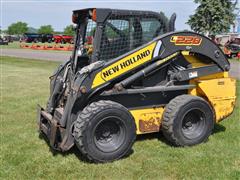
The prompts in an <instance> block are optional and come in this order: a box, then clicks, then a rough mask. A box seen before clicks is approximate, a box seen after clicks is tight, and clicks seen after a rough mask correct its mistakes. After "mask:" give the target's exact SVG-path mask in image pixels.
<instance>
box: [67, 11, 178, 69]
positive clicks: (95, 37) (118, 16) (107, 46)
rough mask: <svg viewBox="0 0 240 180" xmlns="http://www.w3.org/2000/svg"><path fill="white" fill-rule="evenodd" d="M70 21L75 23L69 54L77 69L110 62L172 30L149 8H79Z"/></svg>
mask: <svg viewBox="0 0 240 180" xmlns="http://www.w3.org/2000/svg"><path fill="white" fill-rule="evenodd" d="M72 20H73V23H75V24H77V28H76V34H77V36H76V40H75V49H74V51H73V56H72V58H73V59H74V64H75V65H76V66H77V69H79V68H82V67H83V66H86V65H88V64H90V63H92V62H96V61H99V60H101V61H105V62H107V61H110V60H111V59H114V58H116V57H119V56H121V55H123V54H125V53H127V52H129V51H131V50H133V49H136V48H137V47H139V46H141V45H143V44H145V43H147V42H149V41H151V40H152V39H154V38H155V37H157V36H158V35H161V34H164V33H167V32H169V31H173V30H174V29H171V28H169V27H173V26H170V25H169V21H168V20H166V18H165V17H164V16H163V15H160V14H159V13H156V12H151V11H129V10H116V9H99V8H95V9H82V10H76V11H73V16H72ZM174 20H175V19H174ZM173 23H174V22H173Z"/></svg>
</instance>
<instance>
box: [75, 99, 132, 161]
mask: <svg viewBox="0 0 240 180" xmlns="http://www.w3.org/2000/svg"><path fill="white" fill-rule="evenodd" d="M73 135H74V138H75V144H76V145H77V147H78V149H79V150H80V151H81V153H82V154H83V155H84V156H85V157H87V158H88V159H89V160H90V161H94V162H108V161H113V160H116V159H120V158H122V157H123V156H124V155H126V154H127V153H128V152H129V150H130V149H131V147H132V145H133V143H134V140H135V137H136V126H135V122H134V119H133V117H132V116H131V114H130V113H129V111H128V110H127V109H126V108H125V107H124V106H122V105H120V104H118V103H115V102H112V101H98V102H94V103H91V104H90V105H88V106H87V107H86V108H84V109H83V111H82V112H81V113H80V114H79V116H78V119H77V120H76V122H75V124H74V132H73Z"/></svg>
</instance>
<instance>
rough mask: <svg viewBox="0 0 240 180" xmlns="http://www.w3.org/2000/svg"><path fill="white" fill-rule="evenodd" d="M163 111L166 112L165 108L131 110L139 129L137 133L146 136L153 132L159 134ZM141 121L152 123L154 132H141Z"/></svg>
mask: <svg viewBox="0 0 240 180" xmlns="http://www.w3.org/2000/svg"><path fill="white" fill-rule="evenodd" d="M163 111H164V108H163V107H154V108H144V109H134V110H130V113H131V114H132V116H133V117H134V119H135V124H136V127H137V131H136V133H137V134H145V133H151V132H158V131H159V130H160V124H161V120H162V114H163ZM140 121H142V122H144V123H150V124H151V125H152V126H153V127H155V128H154V129H152V130H151V129H150V130H147V131H141V128H140Z"/></svg>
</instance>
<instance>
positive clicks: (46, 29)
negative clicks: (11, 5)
mask: <svg viewBox="0 0 240 180" xmlns="http://www.w3.org/2000/svg"><path fill="white" fill-rule="evenodd" d="M32 31H35V33H39V34H58V33H59V32H55V31H54V29H53V27H52V26H51V25H43V26H40V28H39V29H34V28H31V27H28V24H27V23H25V22H21V21H19V22H16V23H12V24H11V25H10V26H8V28H7V30H6V31H5V32H6V33H8V34H9V35H22V34H24V33H33V32H32ZM63 34H65V35H70V36H72V35H74V30H73V25H68V26H66V27H65V28H64V31H63Z"/></svg>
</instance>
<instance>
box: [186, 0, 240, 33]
mask: <svg viewBox="0 0 240 180" xmlns="http://www.w3.org/2000/svg"><path fill="white" fill-rule="evenodd" d="M195 3H199V6H198V7H197V9H196V11H195V14H194V15H191V16H190V19H189V20H188V22H187V24H189V25H190V27H191V29H192V30H193V31H196V32H198V33H202V34H205V35H207V36H209V35H211V36H212V35H216V34H220V33H225V32H229V30H230V27H231V25H232V24H233V23H234V19H235V14H234V9H235V6H236V4H237V3H236V2H235V3H234V4H233V3H232V1H231V0H195Z"/></svg>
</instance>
